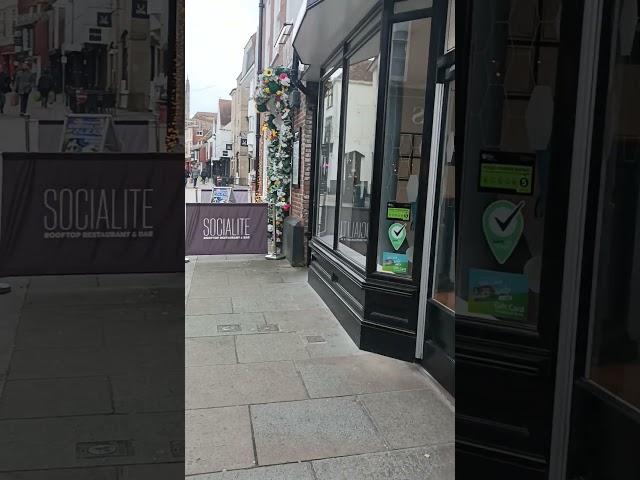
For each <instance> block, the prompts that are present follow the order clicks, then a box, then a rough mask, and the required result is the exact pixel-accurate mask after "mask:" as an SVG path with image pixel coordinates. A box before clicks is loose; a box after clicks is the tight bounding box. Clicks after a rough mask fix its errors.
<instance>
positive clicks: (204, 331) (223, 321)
mask: <svg viewBox="0 0 640 480" xmlns="http://www.w3.org/2000/svg"><path fill="white" fill-rule="evenodd" d="M229 325H239V326H240V330H234V331H229V330H228V329H224V328H220V327H224V326H229ZM260 325H266V322H265V320H264V316H263V315H262V314H261V313H260V312H254V313H233V314H219V315H196V316H187V317H185V327H184V328H185V336H186V337H188V338H190V337H216V336H219V335H246V334H252V333H258V326H260Z"/></svg>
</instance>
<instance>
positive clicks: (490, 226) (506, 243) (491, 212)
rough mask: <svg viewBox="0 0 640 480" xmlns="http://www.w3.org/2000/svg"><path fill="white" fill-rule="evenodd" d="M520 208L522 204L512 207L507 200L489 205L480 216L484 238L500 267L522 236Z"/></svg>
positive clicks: (522, 218)
mask: <svg viewBox="0 0 640 480" xmlns="http://www.w3.org/2000/svg"><path fill="white" fill-rule="evenodd" d="M522 207H524V202H520V203H518V204H517V205H514V204H513V203H511V202H508V201H507V200H498V201H497V202H493V203H492V204H491V205H489V206H488V207H487V208H486V210H485V211H484V215H482V228H483V230H484V236H485V238H486V239H487V243H488V244H489V248H490V249H491V252H493V256H494V257H496V260H497V261H498V263H499V264H500V265H502V264H504V262H506V261H507V260H508V259H509V257H510V256H511V254H512V253H513V250H514V249H515V248H516V245H518V242H519V241H520V237H521V236H522V232H523V230H524V217H523V216H522V212H521V210H522Z"/></svg>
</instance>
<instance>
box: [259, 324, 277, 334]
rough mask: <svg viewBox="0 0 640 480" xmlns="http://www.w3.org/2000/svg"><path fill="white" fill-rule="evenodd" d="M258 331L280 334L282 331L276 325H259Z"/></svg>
mask: <svg viewBox="0 0 640 480" xmlns="http://www.w3.org/2000/svg"><path fill="white" fill-rule="evenodd" d="M258 331H259V332H262V333H264V332H279V331H280V327H279V326H278V325H276V324H275V323H274V324H272V325H258Z"/></svg>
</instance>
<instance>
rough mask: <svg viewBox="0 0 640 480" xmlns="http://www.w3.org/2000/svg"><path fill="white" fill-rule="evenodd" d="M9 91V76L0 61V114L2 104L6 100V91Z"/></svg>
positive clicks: (2, 111)
mask: <svg viewBox="0 0 640 480" xmlns="http://www.w3.org/2000/svg"><path fill="white" fill-rule="evenodd" d="M10 91H11V77H10V76H9V74H8V73H7V72H6V71H5V67H4V65H3V64H1V63H0V114H3V113H4V105H5V103H6V101H7V93H9V92H10Z"/></svg>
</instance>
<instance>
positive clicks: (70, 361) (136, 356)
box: [9, 345, 184, 380]
mask: <svg viewBox="0 0 640 480" xmlns="http://www.w3.org/2000/svg"><path fill="white" fill-rule="evenodd" d="M179 347H180V345H176V346H175V347H171V346H166V345H140V346H137V347H135V348H132V347H123V348H111V349H108V348H78V349H70V348H55V349H53V348H52V349H40V350H16V351H15V352H13V355H12V360H11V370H10V372H9V379H11V380H16V379H20V378H23V379H26V378H60V377H91V376H101V375H124V374H127V373H129V372H130V371H131V370H132V368H135V370H136V371H138V372H141V371H146V370H154V371H157V370H163V369H164V370H174V369H176V368H178V367H179V366H183V365H184V351H181V349H180V348H179Z"/></svg>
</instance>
